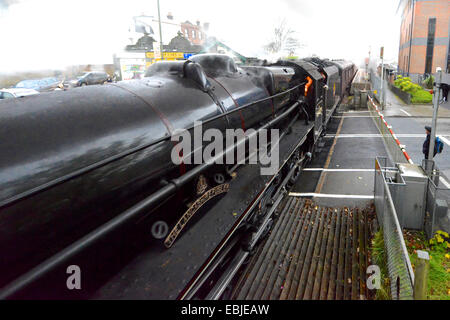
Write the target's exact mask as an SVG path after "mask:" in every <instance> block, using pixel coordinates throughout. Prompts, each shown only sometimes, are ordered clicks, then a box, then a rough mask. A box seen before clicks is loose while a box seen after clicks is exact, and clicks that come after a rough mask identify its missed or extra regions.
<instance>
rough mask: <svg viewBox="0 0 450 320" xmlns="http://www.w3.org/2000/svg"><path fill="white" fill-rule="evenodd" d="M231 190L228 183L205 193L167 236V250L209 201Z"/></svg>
mask: <svg viewBox="0 0 450 320" xmlns="http://www.w3.org/2000/svg"><path fill="white" fill-rule="evenodd" d="M229 189H230V185H229V184H228V183H224V184H221V185H218V186H216V187H214V188H212V189H210V190H208V191H207V192H205V193H204V194H203V195H202V196H201V197H200V198H198V199H197V200H196V201H195V202H194V203H193V204H192V205H191V206H190V207H189V209H188V210H187V211H186V212H185V213H184V214H183V216H182V217H181V218H180V220H178V222H177V224H176V225H175V227H174V228H173V229H172V231H171V232H170V234H169V235H168V236H167V238H166V240H165V241H164V245H165V246H166V248H170V247H171V246H172V245H173V243H174V242H175V240H176V239H177V237H178V235H179V234H180V233H181V231H182V230H183V228H184V227H185V226H186V224H187V223H188V222H189V220H190V219H191V218H192V217H193V216H194V214H195V213H196V212H197V211H198V210H199V209H200V208H201V207H202V206H203V205H204V204H205V203H206V202H208V201H209V200H211V199H212V198H214V197H215V196H217V195H219V194H222V193H225V192H228V190H229Z"/></svg>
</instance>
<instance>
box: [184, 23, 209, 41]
mask: <svg viewBox="0 0 450 320" xmlns="http://www.w3.org/2000/svg"><path fill="white" fill-rule="evenodd" d="M204 29H205V30H204ZM207 29H208V23H204V25H203V28H202V26H201V25H200V21H197V23H196V24H192V23H191V22H189V21H186V22H182V23H181V32H182V33H183V35H184V37H185V38H187V39H188V40H189V41H190V42H191V43H192V44H196V45H202V44H203V43H204V42H205V40H206V34H205V31H207Z"/></svg>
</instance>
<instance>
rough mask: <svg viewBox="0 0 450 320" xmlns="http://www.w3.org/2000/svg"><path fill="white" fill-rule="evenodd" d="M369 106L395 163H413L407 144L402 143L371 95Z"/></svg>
mask: <svg viewBox="0 0 450 320" xmlns="http://www.w3.org/2000/svg"><path fill="white" fill-rule="evenodd" d="M367 105H368V108H369V111H370V114H371V116H372V119H373V121H374V122H375V125H376V126H377V128H378V131H379V132H380V134H381V135H382V137H383V142H384V145H385V147H386V150H387V152H388V154H389V156H390V158H391V160H392V161H393V162H394V163H411V164H412V163H413V161H412V160H411V158H410V156H409V155H408V153H407V152H406V149H405V146H404V145H402V144H401V143H400V140H398V138H397V136H396V135H395V133H394V131H392V127H391V126H390V125H389V124H388V123H387V122H386V120H385V119H384V116H383V114H382V113H381V112H380V110H379V108H378V106H377V105H376V104H375V102H374V101H373V98H372V97H371V96H369V99H368V104H367Z"/></svg>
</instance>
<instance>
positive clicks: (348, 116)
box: [332, 116, 379, 118]
mask: <svg viewBox="0 0 450 320" xmlns="http://www.w3.org/2000/svg"><path fill="white" fill-rule="evenodd" d="M332 118H379V117H378V116H333V117H332Z"/></svg>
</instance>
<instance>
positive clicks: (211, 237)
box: [91, 121, 313, 299]
mask: <svg viewBox="0 0 450 320" xmlns="http://www.w3.org/2000/svg"><path fill="white" fill-rule="evenodd" d="M312 128H313V125H312V124H308V125H305V123H304V122H303V121H297V122H296V123H295V124H294V126H293V128H292V133H291V134H288V135H286V136H285V137H284V138H283V139H282V140H281V141H280V160H281V161H284V159H286V158H287V157H288V156H289V155H290V154H291V152H292V151H293V149H294V147H295V146H296V145H297V144H298V143H299V141H300V140H301V139H302V137H305V136H306V135H307V134H308V133H309V132H310V131H311V129H312ZM281 161H280V164H282V162H281ZM270 178H271V177H270V176H262V175H260V166H259V165H246V166H242V167H240V168H239V169H238V170H237V176H236V178H235V179H233V180H232V181H231V182H230V190H229V191H228V193H227V194H226V196H225V197H223V198H222V199H220V200H219V201H218V202H217V203H216V204H214V206H213V207H212V208H210V209H209V210H208V212H207V214H205V215H203V216H202V217H201V219H199V220H198V221H197V222H196V223H195V224H194V225H191V226H189V228H188V230H187V231H185V232H184V233H183V234H181V235H180V236H179V238H178V239H177V240H176V242H175V243H174V244H173V246H172V247H171V248H170V249H158V250H156V249H155V248H148V249H146V250H143V251H142V252H141V253H139V254H138V255H137V256H136V258H135V259H134V260H132V261H131V262H130V263H128V264H127V265H126V266H125V267H124V268H123V269H122V270H121V271H120V272H119V273H117V274H116V275H115V276H114V277H113V278H112V279H110V280H109V281H108V282H107V283H105V284H104V285H103V286H102V287H100V288H99V290H97V292H95V293H94V294H93V296H92V297H91V298H94V299H176V298H177V297H178V295H179V294H180V293H181V292H182V290H183V289H184V288H185V286H186V285H187V284H188V283H189V281H190V280H191V279H192V278H193V277H194V275H196V273H198V272H199V271H200V270H201V269H202V266H203V265H204V263H205V261H206V262H208V261H210V258H211V257H212V255H213V254H214V253H215V250H216V248H217V247H218V245H219V244H220V242H221V241H222V239H224V238H225V237H226V236H227V235H229V233H230V232H231V230H234V228H235V227H236V225H237V224H239V223H240V222H241V221H240V220H241V217H242V215H243V214H244V212H245V211H246V209H247V208H248V207H249V205H250V204H251V203H252V201H253V200H254V199H255V198H256V197H257V196H258V194H259V193H260V192H261V191H262V190H263V189H264V187H265V184H266V183H267V182H268V181H269V179H270Z"/></svg>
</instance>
